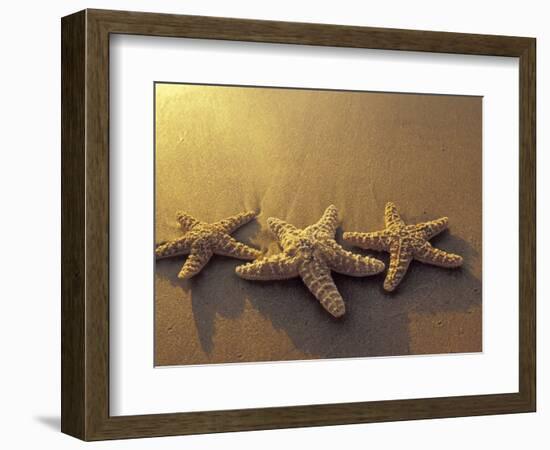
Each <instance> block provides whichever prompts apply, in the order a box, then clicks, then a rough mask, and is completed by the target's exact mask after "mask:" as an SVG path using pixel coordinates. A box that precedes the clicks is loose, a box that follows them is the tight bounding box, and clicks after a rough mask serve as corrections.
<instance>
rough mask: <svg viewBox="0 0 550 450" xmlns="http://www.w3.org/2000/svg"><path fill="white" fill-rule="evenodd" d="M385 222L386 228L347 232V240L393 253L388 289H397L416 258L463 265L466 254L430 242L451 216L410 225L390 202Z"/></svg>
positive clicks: (427, 261) (387, 279) (385, 214)
mask: <svg viewBox="0 0 550 450" xmlns="http://www.w3.org/2000/svg"><path fill="white" fill-rule="evenodd" d="M384 221H385V228H384V229H383V230H382V231H375V232H372V233H356V232H347V233H344V235H343V239H344V241H345V242H349V243H350V244H353V245H356V246H358V247H361V248H365V249H371V250H378V251H387V252H389V253H390V267H389V269H388V273H387V275H386V279H385V280H384V289H385V290H386V291H393V290H394V289H395V288H396V287H397V286H398V285H399V283H400V282H401V280H402V279H403V277H404V276H405V274H406V273H407V269H408V267H409V264H410V262H411V261H412V260H413V259H416V260H417V261H420V262H423V263H427V264H432V265H434V266H439V267H449V268H450V267H459V266H461V265H462V261H463V260H462V256H460V255H455V254H453V253H447V252H444V251H443V250H440V249H438V248H435V247H432V245H431V244H430V243H429V242H428V240H429V239H431V238H433V237H434V236H436V235H437V234H439V233H441V232H442V231H443V230H445V229H446V228H447V225H448V223H449V219H448V217H442V218H440V219H437V220H431V221H429V222H423V223H419V224H416V225H407V224H405V222H404V221H403V220H402V219H401V217H400V215H399V213H398V211H397V207H396V206H395V205H394V204H393V203H391V202H389V203H387V204H386V209H385V211H384Z"/></svg>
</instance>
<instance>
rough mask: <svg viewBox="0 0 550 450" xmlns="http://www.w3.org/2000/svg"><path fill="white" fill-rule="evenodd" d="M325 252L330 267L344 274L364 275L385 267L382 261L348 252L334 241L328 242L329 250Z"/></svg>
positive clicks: (379, 270) (372, 273) (380, 270)
mask: <svg viewBox="0 0 550 450" xmlns="http://www.w3.org/2000/svg"><path fill="white" fill-rule="evenodd" d="M325 254H326V256H327V258H328V261H329V264H330V267H331V269H333V270H334V271H335V272H338V273H342V274H344V275H350V276H352V277H364V276H367V275H375V274H377V273H380V272H382V271H383V270H384V269H385V265H384V263H383V262H382V261H379V260H378V259H375V258H369V257H367V256H362V255H357V254H355V253H352V252H348V251H347V250H344V249H343V248H342V247H341V246H340V245H338V244H337V243H336V242H332V243H330V251H329V252H326V253H325Z"/></svg>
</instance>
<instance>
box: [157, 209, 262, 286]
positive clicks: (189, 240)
mask: <svg viewBox="0 0 550 450" xmlns="http://www.w3.org/2000/svg"><path fill="white" fill-rule="evenodd" d="M176 216H177V219H178V222H179V224H180V227H181V229H182V231H183V232H184V233H185V234H184V235H183V236H182V237H180V238H177V239H174V240H172V241H168V242H163V243H161V244H159V245H158V246H157V248H156V249H155V256H156V259H162V258H170V257H173V256H180V255H187V254H188V255H189V257H188V258H187V260H186V261H185V264H184V265H183V267H182V269H181V271H180V273H179V274H178V278H181V279H187V278H191V277H192V276H194V275H196V274H197V273H199V272H200V271H201V269H202V268H203V267H204V266H205V265H206V263H207V262H208V261H209V260H210V258H211V257H212V255H213V254H216V255H223V256H231V257H233V258H239V259H250V260H252V259H255V258H257V257H259V256H260V255H261V253H260V251H259V250H256V249H255V248H252V247H249V246H247V245H245V244H243V243H241V242H238V241H237V240H235V239H234V238H232V237H231V236H230V234H231V233H233V232H234V231H235V230H236V229H237V228H239V227H241V226H243V225H244V224H245V223H248V222H250V221H251V220H252V219H254V218H255V217H256V213H254V212H245V213H240V214H236V215H234V216H230V217H228V218H226V219H223V220H220V221H219V222H215V223H212V224H210V223H205V222H201V221H199V220H197V219H195V218H194V217H192V216H190V215H189V214H186V213H184V212H178V213H177V215H176Z"/></svg>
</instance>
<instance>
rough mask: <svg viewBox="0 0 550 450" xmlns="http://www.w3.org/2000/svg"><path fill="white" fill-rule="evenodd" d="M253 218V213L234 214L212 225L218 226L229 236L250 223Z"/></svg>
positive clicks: (254, 214)
mask: <svg viewBox="0 0 550 450" xmlns="http://www.w3.org/2000/svg"><path fill="white" fill-rule="evenodd" d="M255 217H256V213H255V212H253V211H248V212H244V213H240V214H235V215H234V216H231V217H227V218H226V219H223V220H220V221H218V222H216V223H214V224H213V225H216V226H219V227H220V228H221V229H222V230H223V231H224V232H225V233H227V234H231V233H233V232H234V231H235V230H237V229H238V228H239V227H242V226H243V225H244V224H246V223H248V222H250V221H251V220H252V219H254V218H255Z"/></svg>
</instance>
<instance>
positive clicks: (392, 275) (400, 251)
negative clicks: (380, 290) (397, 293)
mask: <svg viewBox="0 0 550 450" xmlns="http://www.w3.org/2000/svg"><path fill="white" fill-rule="evenodd" d="M412 259H413V255H412V252H411V251H410V250H409V249H408V248H406V247H405V246H404V245H403V244H402V242H400V241H399V240H396V241H394V242H393V243H392V245H391V247H390V267H389V268H388V273H387V274H386V279H385V280H384V289H385V290H386V291H393V290H394V289H395V288H396V287H397V286H398V285H399V283H401V280H402V279H403V277H404V276H405V274H406V273H407V269H408V268H409V264H410V263H411V261H412Z"/></svg>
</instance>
